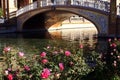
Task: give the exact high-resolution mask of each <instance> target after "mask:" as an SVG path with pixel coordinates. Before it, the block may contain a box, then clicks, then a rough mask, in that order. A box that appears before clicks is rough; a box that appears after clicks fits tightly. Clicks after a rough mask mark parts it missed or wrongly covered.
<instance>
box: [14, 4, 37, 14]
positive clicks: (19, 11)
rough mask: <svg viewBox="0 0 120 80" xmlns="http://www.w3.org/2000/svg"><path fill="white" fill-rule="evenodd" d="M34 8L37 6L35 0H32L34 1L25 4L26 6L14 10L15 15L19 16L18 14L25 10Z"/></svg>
mask: <svg viewBox="0 0 120 80" xmlns="http://www.w3.org/2000/svg"><path fill="white" fill-rule="evenodd" d="M36 8H37V2H34V3H32V4H30V5H27V6H25V7H23V8H21V9H19V10H18V11H17V12H16V16H19V15H21V14H23V13H25V12H27V11H30V10H34V9H36Z"/></svg>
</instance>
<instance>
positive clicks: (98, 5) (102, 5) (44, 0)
mask: <svg viewBox="0 0 120 80" xmlns="http://www.w3.org/2000/svg"><path fill="white" fill-rule="evenodd" d="M68 1H69V0H66V1H64V0H54V2H51V1H50V0H41V1H38V2H37V1H36V2H34V3H32V4H30V5H27V6H25V7H23V8H21V9H19V10H18V11H17V12H16V16H19V15H21V14H23V13H25V12H27V11H30V10H34V9H37V8H39V7H45V6H52V5H54V6H57V5H64V6H69V5H74V6H83V7H91V8H95V9H99V10H102V11H106V12H109V11H110V10H109V9H110V3H109V2H105V1H97V2H91V1H86V0H83V1H79V0H77V1H76V0H70V2H68Z"/></svg>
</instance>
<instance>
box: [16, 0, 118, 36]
mask: <svg viewBox="0 0 120 80" xmlns="http://www.w3.org/2000/svg"><path fill="white" fill-rule="evenodd" d="M47 1H48V0H43V1H38V2H34V3H32V4H30V5H28V6H26V7H24V8H21V9H20V10H18V11H17V14H16V16H17V30H18V31H19V32H21V31H22V30H23V28H24V26H25V24H26V23H28V22H29V21H30V20H31V22H34V21H36V18H38V17H42V18H41V19H39V22H41V23H46V22H47V18H52V17H53V16H55V15H56V16H59V15H60V17H61V18H62V19H58V20H57V21H53V22H52V24H50V23H49V22H47V23H46V24H49V26H50V25H53V24H56V23H57V22H59V23H60V22H62V21H64V20H65V19H66V18H69V17H70V16H72V15H73V14H76V15H79V16H82V17H84V18H86V19H88V20H89V21H91V22H92V23H93V24H94V25H95V26H96V28H97V30H98V33H99V34H100V35H116V34H115V33H117V34H119V33H120V32H119V31H116V32H115V33H114V31H113V33H112V34H109V31H111V29H109V14H110V3H106V2H99V3H93V2H85V1H81V2H77V1H73V2H69V1H68V2H61V1H60V2H54V3H52V2H47ZM48 13H50V14H51V15H50V14H48ZM37 15H40V16H37ZM48 15H49V16H48ZM35 16H36V17H35ZM60 17H57V18H60ZM45 18H46V19H45ZM32 19H33V20H32ZM43 20H44V21H43ZM117 21H118V22H117V24H119V25H120V23H119V22H120V17H117ZM31 22H29V24H30V23H31ZM119 25H118V26H117V29H118V30H120V29H119V27H120V26H119ZM46 28H49V27H46ZM115 29H116V28H115Z"/></svg>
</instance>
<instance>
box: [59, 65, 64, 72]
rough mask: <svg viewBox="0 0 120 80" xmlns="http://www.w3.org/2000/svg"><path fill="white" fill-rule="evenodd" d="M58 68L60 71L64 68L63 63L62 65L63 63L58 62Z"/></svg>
mask: <svg viewBox="0 0 120 80" xmlns="http://www.w3.org/2000/svg"><path fill="white" fill-rule="evenodd" d="M59 68H60V70H61V71H63V70H64V65H63V63H59Z"/></svg>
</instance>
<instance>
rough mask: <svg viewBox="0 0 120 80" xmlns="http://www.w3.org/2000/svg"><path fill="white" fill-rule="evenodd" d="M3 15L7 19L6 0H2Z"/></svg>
mask: <svg viewBox="0 0 120 80" xmlns="http://www.w3.org/2000/svg"><path fill="white" fill-rule="evenodd" d="M2 10H3V17H4V19H6V10H5V0H2Z"/></svg>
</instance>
